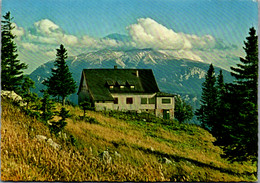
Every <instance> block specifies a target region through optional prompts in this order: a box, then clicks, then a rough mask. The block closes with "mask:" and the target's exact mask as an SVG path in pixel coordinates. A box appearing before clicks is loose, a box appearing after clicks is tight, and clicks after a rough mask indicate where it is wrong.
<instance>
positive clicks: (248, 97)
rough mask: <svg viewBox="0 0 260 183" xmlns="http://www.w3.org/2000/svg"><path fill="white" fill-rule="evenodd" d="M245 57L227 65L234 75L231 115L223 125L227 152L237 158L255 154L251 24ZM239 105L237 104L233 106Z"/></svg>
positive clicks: (254, 54)
mask: <svg viewBox="0 0 260 183" xmlns="http://www.w3.org/2000/svg"><path fill="white" fill-rule="evenodd" d="M244 44H245V47H244V50H245V53H246V57H245V58H240V62H241V63H240V64H237V67H231V70H232V71H233V72H232V73H231V75H232V76H234V77H235V78H236V81H235V82H234V83H233V84H230V86H229V88H230V89H229V90H230V97H231V98H233V101H231V102H230V106H231V105H232V111H233V113H232V116H231V117H230V118H232V119H230V118H229V123H228V125H227V128H228V129H230V131H231V132H230V136H229V138H230V142H231V144H230V148H229V149H228V151H227V154H229V155H231V156H235V157H240V158H242V157H243V158H247V157H250V156H253V157H257V149H258V147H257V140H258V137H257V133H258V111H257V110H258V106H257V91H258V90H257V85H258V81H257V79H258V44H257V35H256V30H255V29H254V28H253V27H252V28H250V30H249V36H248V37H247V38H246V41H244ZM237 106H239V107H237Z"/></svg>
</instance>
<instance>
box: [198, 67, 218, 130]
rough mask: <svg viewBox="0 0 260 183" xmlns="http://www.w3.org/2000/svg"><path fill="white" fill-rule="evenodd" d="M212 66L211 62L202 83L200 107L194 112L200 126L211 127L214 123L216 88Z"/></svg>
mask: <svg viewBox="0 0 260 183" xmlns="http://www.w3.org/2000/svg"><path fill="white" fill-rule="evenodd" d="M215 84H216V76H215V71H214V67H213V65H212V64H211V65H210V66H209V70H208V72H207V75H206V77H205V81H204V82H203V83H202V96H201V105H200V108H199V109H198V110H197V111H196V112H195V114H196V115H197V118H198V120H199V121H200V122H201V125H202V127H204V128H207V129H211V128H212V127H213V126H214V125H215V117H216V105H217V100H216V98H217V89H216V86H215Z"/></svg>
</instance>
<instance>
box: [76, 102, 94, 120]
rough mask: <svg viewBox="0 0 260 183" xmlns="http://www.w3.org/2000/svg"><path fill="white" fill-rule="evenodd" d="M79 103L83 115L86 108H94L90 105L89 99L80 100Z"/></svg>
mask: <svg viewBox="0 0 260 183" xmlns="http://www.w3.org/2000/svg"><path fill="white" fill-rule="evenodd" d="M79 105H80V107H81V108H82V109H83V111H84V114H83V117H85V114H86V110H94V107H92V104H91V102H89V101H84V102H81V103H80V104H79Z"/></svg>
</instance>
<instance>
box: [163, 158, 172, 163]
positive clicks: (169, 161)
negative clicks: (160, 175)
mask: <svg viewBox="0 0 260 183" xmlns="http://www.w3.org/2000/svg"><path fill="white" fill-rule="evenodd" d="M163 162H164V163H165V164H167V165H169V164H172V161H171V160H169V159H168V158H166V157H164V158H163Z"/></svg>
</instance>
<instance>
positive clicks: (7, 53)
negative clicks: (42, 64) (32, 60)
mask: <svg viewBox="0 0 260 183" xmlns="http://www.w3.org/2000/svg"><path fill="white" fill-rule="evenodd" d="M12 20H13V17H11V13H10V12H7V13H6V14H5V15H4V16H3V19H2V21H1V23H2V24H1V43H2V44H1V84H2V90H9V91H15V92H18V89H19V86H20V85H21V83H22V79H23V70H24V69H26V68H27V65H26V64H24V63H21V62H20V60H19V59H18V54H17V46H16V44H15V42H14V38H15V35H13V33H12V30H13V29H14V28H15V27H14V26H13V25H12Z"/></svg>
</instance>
